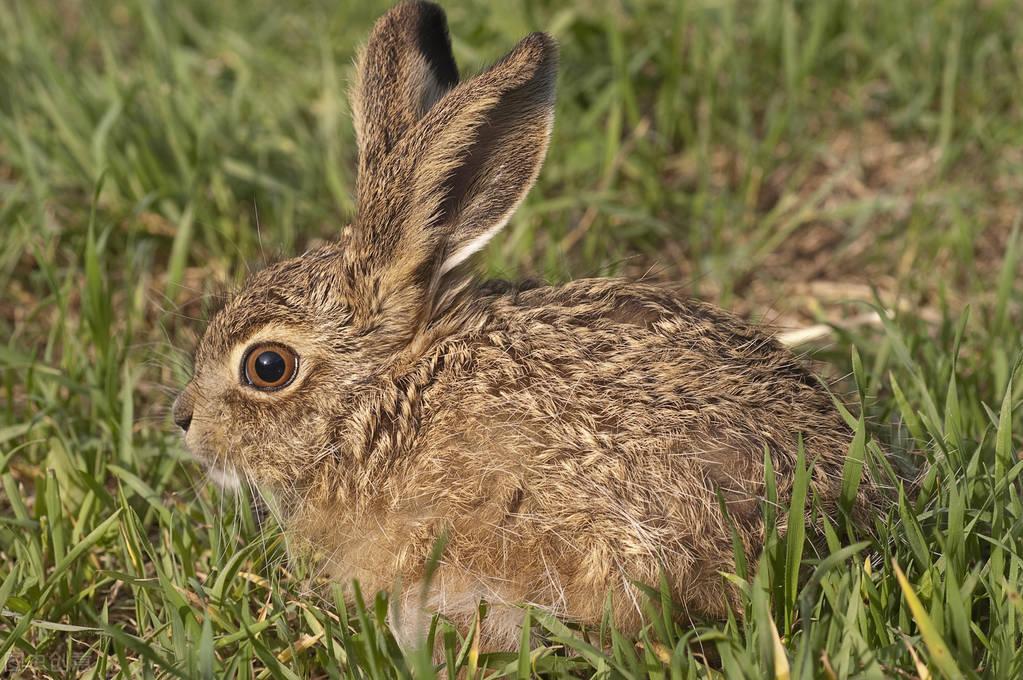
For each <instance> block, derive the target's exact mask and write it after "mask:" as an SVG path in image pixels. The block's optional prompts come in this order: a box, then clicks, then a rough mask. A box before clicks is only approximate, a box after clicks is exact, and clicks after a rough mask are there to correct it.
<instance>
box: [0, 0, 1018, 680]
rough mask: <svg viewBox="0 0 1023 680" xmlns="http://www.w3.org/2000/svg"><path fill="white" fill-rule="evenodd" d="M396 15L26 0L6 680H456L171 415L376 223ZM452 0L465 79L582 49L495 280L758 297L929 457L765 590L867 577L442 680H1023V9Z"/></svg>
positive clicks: (368, 10)
mask: <svg viewBox="0 0 1023 680" xmlns="http://www.w3.org/2000/svg"><path fill="white" fill-rule="evenodd" d="M388 5H389V3H386V2H382V1H379V0H372V1H370V2H365V3H345V2H340V1H339V0H334V1H330V2H327V1H321V0H316V1H311V0H303V1H300V2H292V3H277V2H269V1H268V0H252V1H250V2H245V3H242V2H200V1H199V0H179V1H177V2H156V1H153V0H133V1H130V2H124V1H116V0H97V1H96V2H88V3H85V2H72V1H64V0H50V1H48V2H40V3H34V2H28V1H27V0H12V1H10V2H5V3H3V4H0V290H2V291H3V294H2V295H0V379H2V386H0V395H2V397H0V475H2V481H3V491H2V492H0V674H2V672H3V669H4V668H5V667H6V668H7V669H8V671H9V672H16V673H20V674H23V675H25V676H26V677H28V676H33V675H40V676H42V675H45V674H49V675H48V676H47V677H65V676H66V677H72V676H76V675H77V674H79V673H83V674H92V676H93V677H106V676H108V675H115V674H118V673H120V674H122V675H123V676H125V677H139V676H141V675H144V674H148V675H151V676H157V677H169V676H175V675H176V676H179V677H200V676H202V677H213V676H216V677H228V676H230V677H293V676H298V677H303V676H314V677H339V676H344V677H367V676H372V677H385V676H386V677H405V676H407V674H409V673H415V674H417V675H429V674H430V673H431V672H432V670H433V669H431V668H430V667H429V664H428V662H427V660H425V659H418V660H415V659H413V660H403V659H402V658H401V656H400V654H399V653H398V652H397V649H396V647H395V646H394V644H393V640H391V639H390V638H389V636H388V635H387V633H386V630H385V626H384V625H383V612H384V608H385V607H386V605H385V603H384V601H383V600H382V599H381V600H378V601H376V602H374V601H373V600H372V598H371V597H369V595H367V597H368V598H369V600H370V601H369V602H368V603H367V605H366V606H365V607H361V606H355V607H354V608H353V607H351V606H348V607H347V608H346V605H344V604H343V603H341V602H338V601H334V598H333V596H332V595H331V593H330V589H329V588H326V587H314V586H313V585H310V583H311V581H312V580H314V579H312V577H311V575H309V574H304V573H303V571H302V565H295V564H289V563H287V562H286V561H285V560H284V552H283V546H282V541H281V539H280V537H278V536H277V535H276V533H275V532H274V531H273V529H272V528H264V529H260V523H259V521H258V520H259V518H258V517H254V516H253V512H252V510H251V508H250V506H249V503H248V500H247V499H246V498H244V497H242V498H233V497H226V498H225V497H222V496H220V495H219V494H218V493H217V492H216V491H215V490H213V489H211V488H208V487H206V486H205V485H204V483H203V480H202V475H201V473H200V472H199V471H198V470H197V469H196V468H195V467H194V465H193V464H191V463H190V462H189V461H188V460H187V457H186V456H185V454H184V453H183V451H182V449H181V446H180V444H179V442H178V439H177V437H176V434H175V433H174V432H173V427H172V425H171V423H170V419H169V416H168V411H169V405H170V402H171V400H172V398H173V394H174V392H175V390H176V389H177V388H178V387H179V386H180V385H182V384H183V383H184V381H185V380H186V379H187V377H188V371H189V365H188V354H189V352H190V350H191V348H192V346H193V345H194V342H195V339H196V337H197V334H198V333H200V332H201V329H202V319H203V318H205V316H206V315H207V313H208V310H209V309H210V307H211V305H213V304H215V302H214V300H215V299H216V298H217V297H218V296H220V295H222V294H223V293H224V292H225V291H229V290H231V289H232V288H233V287H235V286H237V285H238V284H239V283H240V282H241V280H242V279H243V278H244V276H245V274H246V272H247V271H248V270H249V268H254V267H259V266H261V265H262V263H264V262H265V261H268V260H272V259H273V258H276V257H279V256H284V255H289V254H294V253H297V252H300V251H302V250H304V249H305V248H308V247H310V246H312V245H315V244H316V243H317V242H320V241H323V240H326V239H330V238H332V237H333V236H334V235H335V234H336V233H337V232H338V230H339V229H340V227H341V226H342V225H343V224H345V223H346V221H347V220H348V219H349V217H350V215H351V213H352V209H353V206H352V190H353V181H354V177H353V168H354V157H355V149H354V145H353V136H352V130H351V123H350V120H349V117H348V110H347V101H346V96H345V91H346V87H347V83H348V81H349V79H350V77H351V66H352V59H353V55H354V51H355V49H356V47H357V45H358V44H359V43H360V42H361V41H362V40H363V39H364V38H365V36H366V35H367V33H368V31H369V28H370V26H371V25H372V22H373V20H374V19H375V18H376V17H377V16H379V14H380V13H382V12H383V11H384V10H385V9H386V7H387V6H388ZM445 7H446V9H447V11H448V16H449V23H450V25H451V31H452V35H453V41H454V50H455V54H456V57H457V59H458V61H459V64H460V66H461V67H462V71H463V75H469V74H472V73H474V72H476V71H477V70H479V69H480V68H481V67H483V66H484V65H486V64H487V63H489V62H491V61H493V60H495V59H497V58H499V57H500V56H501V55H503V54H504V52H505V51H507V50H508V49H509V48H510V47H511V46H512V45H513V44H514V43H515V42H516V41H517V40H518V39H519V38H520V37H522V36H523V35H524V34H526V33H528V32H529V31H533V30H547V31H549V32H551V33H553V34H554V35H555V36H556V37H557V38H558V39H559V41H560V42H561V46H562V66H561V75H560V81H559V99H558V111H557V120H556V125H555V133H554V138H553V141H552V144H551V148H550V153H549V156H548V161H547V164H546V166H545V168H544V171H543V173H542V175H541V179H540V182H539V184H538V185H537V187H536V188H535V189H534V191H533V192H532V194H531V195H530V197H529V198H528V199H527V201H526V203H525V205H524V206H523V208H522V209H521V210H520V211H519V213H518V214H517V215H516V217H515V218H514V219H513V220H512V222H511V223H510V225H509V226H508V228H507V229H506V230H505V232H504V233H503V234H502V235H500V236H499V237H498V238H497V239H496V240H495V242H494V243H493V244H492V246H491V247H490V248H489V249H488V250H487V251H486V252H485V254H484V255H483V257H482V258H481V260H482V264H481V266H482V268H483V269H485V270H486V271H487V273H488V274H490V275H493V276H502V277H518V276H540V277H544V278H547V279H549V280H551V281H554V282H557V281H561V280H564V279H567V278H571V277H579V276H588V275H603V274H627V275H632V276H648V277H652V278H655V279H658V280H665V281H680V282H682V283H683V284H684V285H685V287H686V289H687V291H688V292H689V293H690V294H692V295H694V296H698V297H702V298H705V299H708V300H711V301H714V302H716V303H718V304H721V305H722V306H725V307H727V308H729V309H732V310H734V311H736V312H737V313H739V314H742V315H744V316H748V317H751V318H754V319H757V320H762V321H767V322H769V323H771V324H773V325H774V326H775V327H776V328H778V329H779V331H780V332H783V333H791V334H792V335H789V336H788V337H791V338H793V339H795V341H796V342H797V344H798V345H799V346H798V351H801V352H806V353H811V354H813V356H815V357H816V358H818V359H820V360H822V361H824V362H826V365H827V369H826V372H827V373H828V374H829V375H831V376H833V377H844V378H845V379H844V381H843V382H841V383H840V385H841V386H842V389H843V390H844V391H847V392H848V394H849V397H850V399H851V401H852V402H853V403H854V405H855V407H856V408H855V409H854V411H855V412H860V411H862V412H863V413H864V424H865V425H866V427H868V428H869V429H870V430H871V431H872V432H873V433H874V434H875V435H876V436H877V437H878V438H879V439H880V440H881V441H883V442H884V443H885V444H886V445H887V446H889V447H890V448H891V450H893V451H894V452H895V453H896V455H897V456H898V457H899V459H900V460H902V461H903V462H904V463H905V464H906V465H910V466H913V467H912V469H913V471H914V472H915V473H918V474H920V475H921V477H922V480H923V481H922V482H921V489H920V491H919V494H918V495H917V496H916V497H914V498H912V499H903V502H902V504H901V505H900V507H899V509H898V512H896V513H895V515H894V516H893V517H891V518H878V523H879V525H880V526H881V530H880V532H879V535H880V538H878V539H876V540H874V542H873V543H872V544H871V545H870V546H869V548H867V547H864V546H862V545H860V544H858V543H856V542H855V541H856V539H857V538H862V536H857V531H856V528H855V527H848V526H846V527H836V528H835V533H834V536H833V539H834V540H833V542H832V544H831V547H832V548H833V550H834V553H835V554H837V555H838V556H839V558H840V559H837V560H834V561H833V562H827V560H825V561H824V562H823V563H822V562H820V561H819V559H818V557H817V556H816V555H814V554H812V551H811V550H810V548H809V547H807V548H806V551H805V554H804V553H803V551H802V546H794V547H793V548H791V549H797V552H796V553H795V561H794V563H793V558H792V557H791V555H790V556H789V557H784V556H785V555H786V551H787V550H790V548H789V546H788V545H787V544H786V543H785V541H782V543H781V544H780V547H778V548H777V550H778V553H779V555H781V556H779V555H774V554H773V553H772V555H769V559H767V560H765V561H766V562H767V563H769V564H772V565H774V564H775V562H776V561H777V560H781V562H779V563H778V564H779V567H778V568H777V569H775V568H774V567H772V568H765V569H764V570H762V572H763V575H762V576H757V577H756V579H761V578H763V579H764V580H765V581H764V584H763V585H764V588H766V590H767V592H774V591H773V589H774V588H775V587H776V585H777V584H778V583H780V582H781V581H783V580H784V578H785V576H784V574H785V573H788V572H790V571H791V570H792V569H796V570H797V572H796V573H798V568H799V565H800V563H802V565H803V568H804V569H805V570H808V571H811V570H812V569H813V568H818V567H821V566H822V565H824V566H827V567H828V568H829V569H830V568H832V567H836V566H841V568H840V569H837V570H833V571H828V572H827V573H825V571H821V572H820V574H819V578H818V580H817V581H815V582H812V583H811V587H810V588H809V589H807V590H804V591H802V592H803V593H804V594H805V596H804V595H800V596H799V597H800V598H803V599H799V600H798V601H797V598H796V595H795V594H794V593H790V592H789V593H783V595H779V596H777V597H770V598H767V599H764V598H763V597H761V596H759V595H757V594H756V593H758V592H761V591H759V590H758V589H757V587H755V585H750V584H754V583H760V582H759V581H754V576H753V575H752V574H749V575H748V579H749V583H748V584H747V586H748V587H749V589H750V598H749V602H748V606H749V610H748V612H747V617H746V618H745V619H744V620H738V621H730V622H728V623H726V624H708V626H707V627H705V628H704V627H701V628H699V629H696V630H688V629H685V628H678V627H672V626H670V625H668V624H666V623H663V622H662V623H663V625H661V626H659V627H657V626H655V627H654V628H652V629H651V632H650V634H649V636H648V637H645V638H644V640H642V641H640V642H639V644H638V645H634V644H633V643H632V641H624V640H620V639H615V640H614V643H613V644H612V645H610V646H608V647H607V649H602V648H589V649H579V648H576V645H578V644H580V643H579V642H578V640H576V639H575V638H574V637H573V636H571V635H568V634H567V633H566V631H564V630H562V629H560V628H558V627H557V626H556V625H555V624H554V623H553V622H540V623H538V625H537V630H538V632H542V633H544V635H545V636H546V639H547V642H546V643H545V644H543V645H540V646H539V647H537V648H536V650H534V651H533V652H532V653H530V651H529V649H528V648H524V650H523V651H522V652H521V653H520V654H519V655H511V656H508V657H503V656H497V657H494V658H493V659H490V660H489V661H488V660H487V659H486V658H484V659H483V660H480V659H478V658H476V657H475V656H474V655H473V654H472V645H471V640H470V641H469V643H468V644H466V645H464V646H463V645H462V643H461V641H460V640H458V639H456V636H455V633H454V632H453V631H446V632H445V631H443V626H442V627H441V629H439V630H440V631H441V632H439V633H438V634H439V635H445V636H447V637H446V640H447V649H448V651H449V653H450V655H451V658H450V659H449V664H448V666H447V668H445V669H442V670H441V671H440V672H441V674H442V675H444V674H447V673H448V671H449V669H462V671H463V672H468V671H467V670H466V669H470V670H471V669H472V668H475V667H477V665H478V664H481V663H484V662H486V663H488V666H489V668H491V669H498V670H501V671H502V672H504V673H507V674H511V675H519V676H520V677H523V676H528V675H530V674H535V673H546V674H561V673H564V672H573V673H575V674H577V675H583V676H590V675H593V674H596V675H600V676H601V677H606V676H607V675H609V674H610V675H614V676H626V677H633V676H635V677H639V676H642V675H649V676H651V677H664V676H665V674H668V673H671V675H672V677H712V676H713V677H718V676H717V675H714V674H715V673H721V674H723V675H724V676H725V677H730V678H732V677H734V678H738V677H768V676H772V677H783V676H782V675H781V672H782V671H783V670H784V671H788V670H791V673H792V675H793V676H794V677H828V678H831V677H843V678H844V677H892V676H896V675H898V674H902V675H903V677H921V678H923V677H928V675H927V673H932V674H934V675H936V676H944V677H1019V675H1020V674H1023V660H1021V659H1020V651H1019V650H1020V648H1021V647H1023V639H1021V632H1020V631H1021V627H1023V622H1021V618H1020V617H1021V616H1023V605H1021V603H1020V594H1019V592H1020V585H1019V584H1020V583H1021V580H1023V574H1021V569H1023V557H1021V555H1023V539H1021V533H1023V527H1021V523H1023V511H1021V504H1020V498H1019V496H1020V493H1019V491H1020V490H1019V481H1018V476H1019V474H1020V468H1021V464H1020V462H1019V458H1018V452H1019V451H1020V440H1021V439H1020V433H1023V423H1021V415H1020V414H1021V411H1020V408H1019V404H1020V401H1021V396H1023V388H1021V387H1020V385H1021V383H1023V381H1021V380H1019V379H1018V378H1016V379H1015V380H1014V379H1013V376H1014V372H1015V369H1016V368H1017V366H1018V365H1019V363H1020V345H1021V340H1020V331H1019V329H1020V322H1021V313H1023V309H1021V308H1023V286H1021V285H1020V274H1021V271H1023V270H1021V264H1020V262H1021V258H1020V255H1019V243H1018V238H1017V234H1018V225H1019V222H1020V216H1021V206H1023V200H1021V199H1023V98H1021V97H1020V93H1021V92H1023V21H1020V16H1021V14H1020V10H1021V7H1020V4H1019V2H1018V1H1016V0H974V1H973V2H966V1H962V0H936V1H933V2H930V1H925V0H899V1H895V2H889V1H886V0H820V1H818V2H797V1H796V0H764V1H763V2H752V1H743V0H644V1H638V0H633V1H630V2H626V1H624V0H620V1H615V2H607V3H605V2H590V1H586V0H573V1H572V2H555V1H553V0H525V1H523V2H515V3H487V2H483V1H481V0H478V1H473V2H466V1H458V2H456V1H452V2H447V3H445ZM857 545H860V547H859V548H857V550H850V548H849V546H853V547H855V546H857ZM843 546H845V547H844V548H843ZM843 550H844V551H845V552H843ZM853 553H855V554H856V557H855V558H854V557H853ZM865 557H866V558H867V561H866V562H864V558H865ZM775 558H777V560H776V559H775ZM893 558H894V559H895V560H896V561H897V562H898V563H899V564H900V566H901V569H902V571H903V572H904V574H905V576H906V581H905V586H904V587H900V585H899V581H898V579H897V578H896V572H895V569H894V567H893V566H892V559H893ZM786 559H788V567H785V564H786V562H785V560H786ZM793 564H795V566H793ZM815 578H816V577H815ZM783 591H784V589H783ZM913 593H916V594H917V595H911V594H913ZM917 596H918V597H917ZM914 597H916V598H917V599H916V605H914V604H913V602H914ZM804 599H805V603H804V602H803V600H804ZM349 617H350V618H349ZM811 623H812V625H811ZM772 631H774V634H775V635H776V637H772ZM696 638H699V642H698V643H697V642H694V640H695V639H696ZM565 647H569V648H574V649H576V652H577V654H576V655H575V656H566V655H565V654H564V648H565ZM708 650H710V651H708ZM5 664H6V666H5ZM709 668H716V669H717V670H716V671H714V670H709ZM928 668H929V669H930V670H929V671H928V670H927V669H928ZM14 669H16V671H15V670H14ZM451 672H455V671H454V670H452V671H451ZM492 672H494V670H490V671H488V674H489V673H492Z"/></svg>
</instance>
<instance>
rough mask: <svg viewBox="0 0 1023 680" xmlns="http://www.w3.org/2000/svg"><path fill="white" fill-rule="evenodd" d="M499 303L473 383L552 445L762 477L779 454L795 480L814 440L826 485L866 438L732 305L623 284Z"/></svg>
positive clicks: (507, 296) (510, 297)
mask: <svg viewBox="0 0 1023 680" xmlns="http://www.w3.org/2000/svg"><path fill="white" fill-rule="evenodd" d="M485 299H486V302H487V306H488V308H489V314H490V315H491V322H490V326H491V327H490V328H488V329H487V330H486V331H485V332H484V333H483V334H481V336H479V340H478V342H479V344H476V346H475V347H474V349H473V352H472V354H473V355H474V360H473V361H472V362H471V363H472V383H473V384H474V387H473V388H471V389H473V390H475V391H476V396H479V394H480V392H482V393H483V394H485V395H489V396H490V397H493V398H494V399H493V402H492V403H488V404H486V405H484V406H483V408H484V409H486V412H487V413H488V414H489V416H488V417H490V418H491V419H492V420H493V419H495V418H496V419H497V420H502V419H503V418H504V417H507V419H508V421H509V422H510V423H522V422H525V421H529V422H531V423H532V424H533V428H534V429H536V428H539V429H540V430H541V432H538V433H537V434H541V433H542V435H543V436H542V439H543V440H544V441H546V442H548V446H549V448H551V449H552V450H558V449H561V448H564V449H567V450H572V449H576V448H579V447H580V446H583V445H582V444H580V442H589V444H586V445H585V446H590V447H592V448H595V449H599V450H603V451H606V452H609V453H612V454H615V456H616V457H619V458H621V457H626V458H629V457H632V456H636V457H639V458H641V459H643V460H644V461H645V462H646V463H651V462H653V461H652V459H653V458H654V457H663V456H667V457H668V461H667V462H668V464H671V462H670V461H671V460H678V459H688V460H689V461H690V462H689V463H687V467H690V468H691V467H692V465H691V462H692V461H698V462H699V463H700V467H701V469H702V471H703V472H704V473H706V474H710V475H712V476H717V475H725V476H731V477H732V478H735V477H736V476H739V477H745V478H756V479H757V480H759V482H762V481H763V467H762V463H763V456H764V451H765V449H766V450H768V451H770V452H771V455H772V458H773V459H774V462H775V467H776V468H777V469H778V471H779V472H780V473H781V476H782V480H781V481H782V485H783V486H785V475H786V474H787V473H788V471H789V470H791V468H792V466H793V463H794V461H795V456H796V450H797V444H796V442H797V439H798V437H800V436H801V437H802V438H803V440H804V442H805V445H806V449H807V453H808V458H809V459H813V460H815V461H816V466H817V470H816V471H815V477H817V480H818V482H819V483H821V484H826V485H830V483H831V481H832V480H833V479H835V478H837V477H838V476H840V471H841V466H842V461H843V460H844V456H845V454H846V452H847V450H848V444H849V441H850V440H851V436H852V433H851V432H850V430H849V428H848V427H847V426H846V425H845V423H844V421H843V420H842V418H841V416H840V414H839V413H838V411H837V409H836V408H835V406H834V403H833V400H832V397H831V395H830V394H829V393H828V391H827V389H826V388H825V387H824V386H823V385H822V384H821V383H820V381H819V380H818V379H817V378H816V377H814V376H813V375H812V374H811V373H810V372H809V371H808V370H807V369H806V368H805V367H804V366H803V365H802V363H801V362H800V361H799V360H798V359H797V358H796V357H794V356H793V355H792V354H791V352H789V351H788V350H787V349H785V348H784V347H782V346H781V345H780V344H779V343H778V342H776V341H775V340H774V339H773V338H772V337H771V336H770V335H768V334H767V333H765V332H764V331H762V330H760V329H758V328H756V327H755V326H753V325H750V324H748V323H746V322H744V321H742V320H740V319H738V318H736V317H735V316H733V315H731V314H729V313H727V312H725V311H723V310H721V309H719V308H716V307H713V306H711V305H708V304H705V303H702V302H698V301H694V300H688V299H686V298H684V297H683V296H681V295H678V294H676V293H675V292H673V291H671V290H670V289H666V288H663V287H659V286H655V285H649V284H643V283H635V282H629V281H625V280H619V279H589V280H585V279H584V280H579V281H574V282H572V283H569V284H566V285H564V286H557V287H536V288H529V289H525V290H523V289H511V290H506V291H503V292H499V293H497V294H495V295H493V296H492V297H490V296H485ZM474 344H475V343H474ZM466 403H472V399H471V398H469V401H468V402H466ZM502 413H504V414H505V416H502V415H500V414H502ZM637 462H640V461H637ZM749 481H752V480H749ZM822 490H823V489H822ZM825 495H827V494H825Z"/></svg>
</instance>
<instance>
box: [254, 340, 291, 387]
mask: <svg viewBox="0 0 1023 680" xmlns="http://www.w3.org/2000/svg"><path fill="white" fill-rule="evenodd" d="M242 368H243V372H244V374H245V376H244V377H245V382H246V383H247V384H249V385H251V386H252V387H255V388H256V389H257V390H266V391H273V390H279V389H280V388H282V387H284V386H286V385H287V384H288V383H290V382H291V381H292V379H293V378H294V377H295V373H296V372H297V370H298V356H297V355H296V354H295V353H294V352H293V351H291V349H289V348H288V347H285V346H284V345H277V344H263V345H256V346H255V347H253V348H252V349H250V350H249V353H248V354H246V355H245V361H244V362H243V364H242Z"/></svg>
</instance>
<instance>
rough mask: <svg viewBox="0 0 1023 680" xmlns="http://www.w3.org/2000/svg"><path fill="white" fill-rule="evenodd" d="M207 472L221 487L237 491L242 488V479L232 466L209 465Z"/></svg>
mask: <svg viewBox="0 0 1023 680" xmlns="http://www.w3.org/2000/svg"><path fill="white" fill-rule="evenodd" d="M207 474H209V477H210V480H212V481H213V483H214V484H216V485H217V486H219V487H220V488H221V489H225V490H229V491H237V490H238V489H240V488H242V480H241V478H240V477H239V476H238V472H237V470H235V469H234V468H233V467H211V468H210V469H209V472H208V473H207Z"/></svg>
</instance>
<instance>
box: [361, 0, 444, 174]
mask: <svg viewBox="0 0 1023 680" xmlns="http://www.w3.org/2000/svg"><path fill="white" fill-rule="evenodd" d="M457 83H458V67H457V66H456V65H455V59H454V56H452V54H451V39H450V38H449V36H448V25H447V20H446V19H445V17H444V11H443V10H442V9H441V8H440V7H438V6H437V5H434V4H433V3H429V2H421V1H418V0H414V1H412V2H403V3H401V4H399V5H397V6H396V7H394V8H393V9H391V10H390V11H389V12H388V13H387V14H385V15H384V16H382V17H381V18H380V19H379V20H377V23H376V25H375V26H374V27H373V32H372V33H371V34H370V37H369V40H368V41H367V43H366V45H365V46H364V47H363V48H362V51H361V52H360V54H359V57H358V65H357V67H356V79H355V83H354V84H353V86H352V90H351V93H350V99H351V103H352V113H353V117H354V123H355V134H356V138H357V140H358V148H359V176H360V178H362V177H366V176H367V175H372V174H373V173H374V172H375V171H376V169H377V168H378V167H379V166H380V164H381V162H383V160H384V159H385V158H386V157H387V156H388V155H389V154H390V152H391V150H392V149H393V148H394V145H395V144H396V143H397V142H398V140H400V139H401V138H402V137H403V136H404V135H405V134H406V133H407V132H408V130H409V129H410V128H411V127H413V126H414V125H415V124H416V123H417V122H418V121H419V120H420V119H421V118H422V117H423V115H424V114H426V112H427V111H429V110H430V108H431V107H432V106H433V105H434V104H436V103H437V101H438V100H439V99H440V98H441V97H442V96H443V95H444V94H445V93H446V92H447V91H448V90H450V89H451V88H452V87H454V86H455V85H456V84H457Z"/></svg>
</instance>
